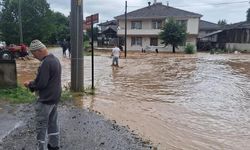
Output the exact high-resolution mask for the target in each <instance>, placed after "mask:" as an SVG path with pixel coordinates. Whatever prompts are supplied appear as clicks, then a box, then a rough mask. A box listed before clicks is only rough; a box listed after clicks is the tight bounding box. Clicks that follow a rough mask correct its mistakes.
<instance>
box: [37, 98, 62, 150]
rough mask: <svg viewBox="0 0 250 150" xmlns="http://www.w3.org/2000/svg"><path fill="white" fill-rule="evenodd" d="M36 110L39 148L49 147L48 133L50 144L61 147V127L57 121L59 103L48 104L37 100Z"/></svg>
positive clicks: (39, 149) (40, 149)
mask: <svg viewBox="0 0 250 150" xmlns="http://www.w3.org/2000/svg"><path fill="white" fill-rule="evenodd" d="M35 111H36V133H37V149H38V150H45V149H47V144H46V135H48V144H50V145H51V146H52V147H57V146H58V147H59V127H58V121H57V105H55V104H54V105H47V104H43V103H41V102H37V103H36V105H35Z"/></svg>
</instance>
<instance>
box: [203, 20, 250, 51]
mask: <svg viewBox="0 0 250 150" xmlns="http://www.w3.org/2000/svg"><path fill="white" fill-rule="evenodd" d="M203 38H206V39H213V40H215V42H216V43H217V45H216V46H217V48H220V49H228V50H240V51H249V52H250V22H247V21H245V22H239V23H235V24H231V25H227V26H225V27H223V29H222V30H218V31H217V32H214V33H210V34H208V35H206V36H204V37H203Z"/></svg>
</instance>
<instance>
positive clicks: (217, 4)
mask: <svg viewBox="0 0 250 150" xmlns="http://www.w3.org/2000/svg"><path fill="white" fill-rule="evenodd" d="M243 3H250V1H238V2H223V3H207V4H194V3H192V6H188V5H174V6H175V7H194V6H208V5H210V6H211V5H213V6H219V5H231V4H243ZM128 7H142V6H139V5H138V6H136V5H130V6H128Z"/></svg>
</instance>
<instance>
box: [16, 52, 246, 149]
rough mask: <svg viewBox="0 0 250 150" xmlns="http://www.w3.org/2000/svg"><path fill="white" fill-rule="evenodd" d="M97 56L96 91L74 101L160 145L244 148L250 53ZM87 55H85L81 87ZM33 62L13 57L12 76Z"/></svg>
mask: <svg viewBox="0 0 250 150" xmlns="http://www.w3.org/2000/svg"><path fill="white" fill-rule="evenodd" d="M50 51H51V52H52V53H54V54H55V55H56V56H58V57H59V58H60V60H61V63H62V67H63V74H62V80H63V83H64V84H65V85H66V84H67V83H68V82H70V59H69V58H63V57H62V52H61V49H60V48H54V49H51V50H50ZM97 55H98V56H96V57H95V84H96V85H95V86H96V95H95V96H89V97H83V98H78V99H79V100H77V102H76V104H77V105H78V106H79V107H82V108H90V109H93V110H96V111H99V112H101V113H102V114H103V115H104V116H105V117H106V118H108V119H111V120H116V121H117V122H118V124H120V125H125V126H126V125H128V126H129V127H130V130H132V131H135V133H137V134H139V135H141V136H142V137H143V138H145V139H150V140H151V141H152V142H153V143H154V144H155V146H157V147H158V148H159V149H163V150H165V149H185V150H193V149H202V150H216V149H218V150H221V149H225V150H231V149H232V150H246V149H250V143H249V141H250V55H245V54H239V55H234V54H229V55H210V54H205V53H199V54H197V55H184V54H168V53H163V54H161V53H159V54H155V53H146V54H144V53H128V58H127V59H120V67H119V68H112V67H111V66H110V65H111V58H110V53H104V52H98V53H97ZM90 63H91V58H90V56H86V57H85V60H84V66H85V72H84V82H85V88H87V87H90V86H91V64H90ZM38 65H39V62H38V61H34V60H29V61H21V60H19V61H18V63H17V67H18V81H19V82H20V83H23V82H24V81H25V80H30V79H32V78H33V77H34V76H35V72H36V69H37V66H38Z"/></svg>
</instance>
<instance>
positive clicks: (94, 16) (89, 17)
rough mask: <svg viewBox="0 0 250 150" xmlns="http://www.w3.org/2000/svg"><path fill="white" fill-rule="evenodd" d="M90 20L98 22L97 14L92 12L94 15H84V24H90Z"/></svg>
mask: <svg viewBox="0 0 250 150" xmlns="http://www.w3.org/2000/svg"><path fill="white" fill-rule="evenodd" d="M92 19H93V20H92ZM92 21H93V24H94V23H98V22H99V14H94V15H91V16H88V17H86V25H91V23H92Z"/></svg>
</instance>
